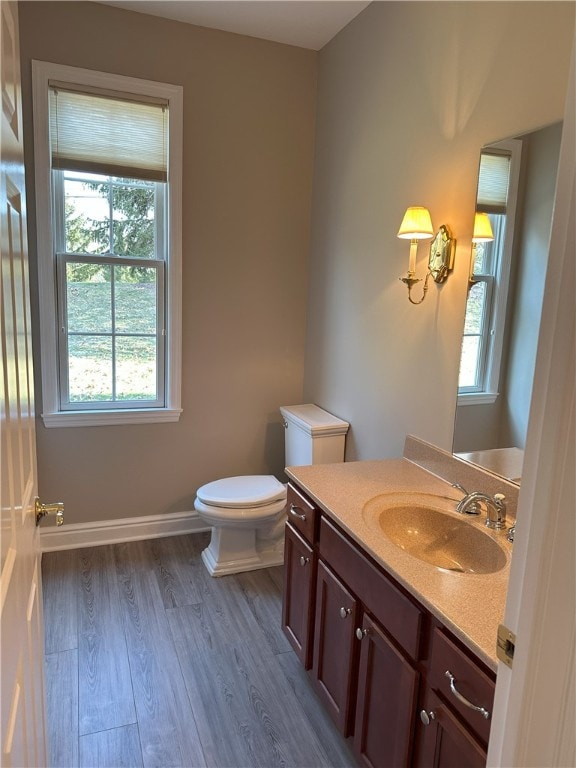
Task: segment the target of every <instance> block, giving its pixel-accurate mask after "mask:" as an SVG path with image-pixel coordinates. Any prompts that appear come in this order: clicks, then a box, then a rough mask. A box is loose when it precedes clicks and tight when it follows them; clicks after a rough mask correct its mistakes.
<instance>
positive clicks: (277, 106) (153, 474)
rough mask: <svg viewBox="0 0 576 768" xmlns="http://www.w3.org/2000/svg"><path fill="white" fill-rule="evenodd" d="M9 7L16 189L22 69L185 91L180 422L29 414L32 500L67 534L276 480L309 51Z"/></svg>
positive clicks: (298, 343) (46, 5)
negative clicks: (13, 14)
mask: <svg viewBox="0 0 576 768" xmlns="http://www.w3.org/2000/svg"><path fill="white" fill-rule="evenodd" d="M19 11H20V30H21V55H22V72H23V99H24V109H25V131H26V137H27V144H26V149H27V172H28V181H29V182H31V181H32V178H33V177H32V174H31V172H32V170H33V164H32V146H31V134H32V132H31V104H30V60H31V59H39V60H44V61H51V62H56V63H61V64H68V65H73V66H79V67H87V68H90V69H98V70H104V71H110V72H116V73H119V74H123V75H130V76H134V77H141V78H146V79H151V80H160V81H164V82H168V83H177V84H181V85H183V87H184V169H183V177H184V192H183V214H184V215H183V219H184V229H183V276H182V279H183V285H182V290H183V305H184V310H183V339H184V342H183V382H182V383H183V397H182V405H183V408H184V413H183V414H182V417H181V420H180V422H179V423H177V424H158V425H138V426H133V427H129V426H117V427H89V428H61V429H57V428H51V429H46V428H45V427H44V425H43V423H42V421H41V420H40V419H37V443H38V472H39V490H40V494H41V497H42V498H43V499H52V500H54V499H58V500H63V501H64V502H65V504H66V520H67V522H68V523H77V522H88V521H94V520H106V519H114V518H122V517H132V516H139V515H146V514H160V513H163V512H167V511H180V510H186V509H192V505H193V499H194V493H195V490H196V488H197V487H198V486H199V485H201V484H202V483H204V482H207V481H208V480H212V479H215V478H217V477H222V476H225V475H231V474H244V473H259V472H262V473H267V472H275V473H279V474H280V476H281V473H282V471H283V467H284V462H283V448H284V445H283V439H284V430H283V429H282V426H281V421H280V414H279V412H278V407H279V406H280V405H286V404H292V403H298V402H301V400H302V380H303V360H304V344H305V323H306V294H307V256H308V240H309V217H310V197H311V183H312V164H313V145H314V116H315V103H316V75H317V54H316V53H314V52H311V51H306V50H303V49H299V48H294V47H291V46H286V45H279V44H276V43H269V42H265V41H261V40H256V39H254V38H249V37H244V36H241V35H233V34H227V33H223V32H218V31H215V30H208V29H202V28H199V27H194V26H190V25H186V24H181V23H178V22H172V21H166V20H162V19H159V18H156V17H152V16H146V15H142V14H137V13H132V12H130V11H124V10H120V9H116V8H111V7H108V6H104V5H97V4H93V3H79V2H64V3H51V2H40V3H34V2H25V3H21V4H20V8H19ZM28 205H29V223H30V250H31V261H32V265H34V263H35V261H34V260H35V248H34V242H35V236H34V198H33V195H29V199H28ZM40 290H42V287H41V286H40ZM35 338H36V339H37V334H35ZM37 351H38V350H37V346H36V352H37ZM37 367H38V366H37ZM36 378H37V382H36V385H37V394H38V403H37V412H38V413H40V412H41V391H40V382H39V379H38V377H36Z"/></svg>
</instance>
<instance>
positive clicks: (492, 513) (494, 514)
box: [455, 486, 506, 530]
mask: <svg viewBox="0 0 576 768" xmlns="http://www.w3.org/2000/svg"><path fill="white" fill-rule="evenodd" d="M455 487H459V486H455ZM460 490H464V489H463V488H462V487H460ZM479 502H482V503H483V504H484V506H485V507H486V525H487V526H488V528H495V529H496V530H502V529H503V528H506V497H505V496H504V494H502V493H495V494H494V496H488V494H487V493H482V491H472V493H467V494H466V495H465V496H464V498H463V499H462V500H461V501H459V502H458V506H457V507H456V512H460V513H464V514H472V515H477V514H478V513H479V508H478V504H479Z"/></svg>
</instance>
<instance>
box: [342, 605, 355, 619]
mask: <svg viewBox="0 0 576 768" xmlns="http://www.w3.org/2000/svg"><path fill="white" fill-rule="evenodd" d="M351 613H352V608H344V606H342V608H340V618H341V619H346V618H348V616H350V614H351Z"/></svg>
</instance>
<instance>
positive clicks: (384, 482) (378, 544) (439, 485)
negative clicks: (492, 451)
mask: <svg viewBox="0 0 576 768" xmlns="http://www.w3.org/2000/svg"><path fill="white" fill-rule="evenodd" d="M286 473H287V474H288V476H289V477H290V478H291V479H292V480H294V481H295V483H296V484H297V485H298V486H299V487H300V488H302V490H303V491H305V492H306V493H307V494H308V495H309V496H310V497H311V498H312V499H313V500H314V501H315V502H316V503H317V505H318V506H319V507H320V508H321V509H322V510H324V512H325V513H326V514H327V515H328V516H329V517H331V518H332V519H333V520H334V521H335V522H336V523H338V524H339V525H340V527H341V528H343V529H344V530H345V531H346V532H347V533H348V534H350V536H351V537H352V539H354V541H356V542H357V543H358V544H360V545H361V546H362V547H363V548H364V550H365V551H366V552H367V553H368V554H369V555H371V556H372V557H373V558H374V560H376V561H377V562H379V563H380V564H381V565H382V566H383V567H384V568H385V570H386V571H388V573H390V574H391V575H392V576H393V577H394V578H395V579H396V580H397V581H398V582H399V583H400V584H402V585H403V586H404V587H405V588H406V589H407V590H408V592H410V593H411V594H412V595H413V596H414V597H415V598H416V599H417V600H418V601H419V602H420V603H421V604H422V605H424V606H425V607H426V608H427V609H428V610H429V611H430V613H431V614H433V615H434V616H435V617H437V618H438V619H439V620H440V621H441V622H442V623H443V624H444V625H445V626H446V627H448V629H450V630H451V631H452V632H453V633H454V634H455V635H456V636H457V637H458V638H460V640H462V642H463V643H464V644H465V645H466V646H467V647H468V648H469V649H470V650H471V651H473V652H474V653H475V654H476V655H477V656H478V657H479V658H480V659H481V660H482V661H483V662H484V663H485V664H486V665H487V666H488V667H490V668H491V669H492V670H494V671H496V669H497V664H498V661H497V657H496V633H497V629H498V625H499V624H500V623H501V622H502V620H503V617H504V606H505V600H506V592H507V589H508V577H509V572H510V558H511V553H512V545H511V544H510V543H509V542H508V541H507V539H506V534H505V532H503V531H490V530H489V529H487V528H486V527H485V525H484V520H485V518H484V516H482V518H465V519H466V520H467V521H469V524H471V525H478V526H480V527H482V528H483V530H485V531H486V532H487V533H488V535H490V536H492V537H493V538H495V539H496V540H497V541H498V543H499V544H500V545H501V547H502V549H503V550H504V551H505V553H506V565H505V566H504V567H503V568H502V569H501V570H500V571H497V572H495V573H489V574H476V573H455V572H451V571H443V570H440V569H438V568H436V567H435V566H433V565H430V564H428V563H425V562H422V561H420V560H419V559H417V558H415V557H412V556H411V555H409V554H408V553H407V552H404V550H402V549H401V548H400V547H398V546H396V545H395V544H393V543H392V542H391V541H390V540H389V539H388V538H387V537H386V536H385V534H384V533H383V532H381V531H380V530H377V529H376V528H375V526H374V525H371V524H369V523H368V522H367V521H366V520H364V517H363V514H362V510H363V507H364V505H365V504H366V502H368V501H369V500H370V499H372V498H374V497H375V496H378V495H380V494H386V493H398V492H408V493H414V492H417V493H432V494H438V495H439V496H443V497H450V499H454V506H452V503H451V501H448V500H445V501H444V504H445V505H446V507H445V508H446V510H452V509H454V508H455V506H456V503H457V502H458V501H459V500H460V499H461V498H462V494H461V493H459V492H458V491H457V490H455V489H454V488H452V487H451V486H450V484H449V483H448V482H445V481H444V480H441V479H440V478H438V477H437V476H436V475H434V474H432V473H430V472H428V471H426V470H425V469H422V468H421V467H419V466H417V465H416V464H414V463H412V462H411V461H409V460H407V459H389V460H382V461H356V462H345V463H342V464H316V465H311V466H303V467H288V468H287V469H286ZM454 514H455V515H456V516H457V517H458V519H463V518H462V516H461V515H460V514H457V513H454Z"/></svg>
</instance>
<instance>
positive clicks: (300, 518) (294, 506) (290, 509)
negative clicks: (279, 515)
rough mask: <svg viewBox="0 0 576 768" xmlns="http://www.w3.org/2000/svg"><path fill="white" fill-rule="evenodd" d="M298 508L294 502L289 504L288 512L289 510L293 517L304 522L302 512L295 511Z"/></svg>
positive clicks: (304, 518)
mask: <svg viewBox="0 0 576 768" xmlns="http://www.w3.org/2000/svg"><path fill="white" fill-rule="evenodd" d="M298 509H300V507H297V506H296V504H290V507H289V508H288V512H290V514H291V515H292V516H293V517H297V518H298V520H302V522H305V521H306V515H302V514H300V512H297V511H296V510H298Z"/></svg>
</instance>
